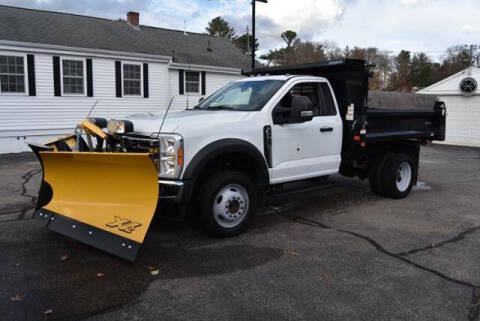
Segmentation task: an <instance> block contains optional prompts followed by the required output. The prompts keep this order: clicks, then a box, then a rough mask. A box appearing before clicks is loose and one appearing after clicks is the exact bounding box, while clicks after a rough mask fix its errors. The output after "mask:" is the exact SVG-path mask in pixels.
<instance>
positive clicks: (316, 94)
mask: <svg viewBox="0 0 480 321" xmlns="http://www.w3.org/2000/svg"><path fill="white" fill-rule="evenodd" d="M294 96H305V97H307V98H308V99H310V101H311V102H312V107H313V116H314V117H317V116H335V115H336V114H337V110H336V108H335V102H334V100H333V96H332V91H331V90H330V87H329V86H328V84H327V83H326V82H322V83H320V82H312V83H302V84H298V85H295V86H293V87H292V89H290V91H289V92H288V93H287V94H286V95H285V96H284V97H283V98H282V100H281V101H280V103H279V104H278V106H280V107H284V108H290V107H292V99H293V97H294Z"/></svg>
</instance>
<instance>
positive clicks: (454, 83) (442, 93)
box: [418, 67, 480, 147]
mask: <svg viewBox="0 0 480 321" xmlns="http://www.w3.org/2000/svg"><path fill="white" fill-rule="evenodd" d="M479 85H480V68H477V67H469V68H467V69H465V70H462V71H461V72H459V73H457V74H455V75H453V76H451V77H448V78H446V79H444V80H442V81H439V82H438V83H436V84H433V85H431V86H430V87H427V88H425V89H422V90H420V91H419V92H418V94H427V95H436V96H438V97H439V99H440V100H442V101H443V102H445V104H446V106H447V126H446V141H445V142H446V143H447V144H453V145H464V146H475V147H480V90H479V88H478V86H479Z"/></svg>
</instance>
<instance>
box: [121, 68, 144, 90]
mask: <svg viewBox="0 0 480 321" xmlns="http://www.w3.org/2000/svg"><path fill="white" fill-rule="evenodd" d="M123 95H125V96H141V95H142V66H141V65H140V64H123Z"/></svg>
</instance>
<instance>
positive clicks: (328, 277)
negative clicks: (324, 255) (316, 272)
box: [322, 273, 330, 281]
mask: <svg viewBox="0 0 480 321" xmlns="http://www.w3.org/2000/svg"><path fill="white" fill-rule="evenodd" d="M328 279H330V274H328V273H323V274H322V280H323V281H328Z"/></svg>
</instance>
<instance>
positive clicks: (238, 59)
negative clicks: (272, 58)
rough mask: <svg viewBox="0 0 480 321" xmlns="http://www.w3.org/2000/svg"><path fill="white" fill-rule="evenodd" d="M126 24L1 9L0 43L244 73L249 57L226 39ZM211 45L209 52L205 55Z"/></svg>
mask: <svg viewBox="0 0 480 321" xmlns="http://www.w3.org/2000/svg"><path fill="white" fill-rule="evenodd" d="M140 29H141V30H140V31H139V30H136V29H134V28H133V27H131V26H130V25H129V24H127V22H125V21H116V20H109V19H103V18H95V17H89V16H81V15H75V14H68V13H59V12H51V11H41V10H33V9H24V8H17V7H9V6H0V30H2V32H0V40H11V41H18V42H30V43H39V44H50V45H59V46H68V47H79V48H89V49H103V50H110V51H118V52H127V53H140V54H151V55H164V56H172V53H174V56H175V62H177V63H186V64H198V65H208V66H219V67H230V68H248V67H249V58H248V56H246V55H244V54H242V53H241V51H240V50H238V49H237V48H236V47H235V46H234V45H233V44H232V43H231V42H230V41H229V40H227V39H225V38H221V37H213V36H210V35H205V34H199V33H190V32H188V33H187V34H186V35H185V34H184V32H183V31H179V30H171V29H164V28H156V27H150V26H143V25H141V26H140ZM209 42H210V47H211V48H212V51H209V50H207V49H208V46H209Z"/></svg>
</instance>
